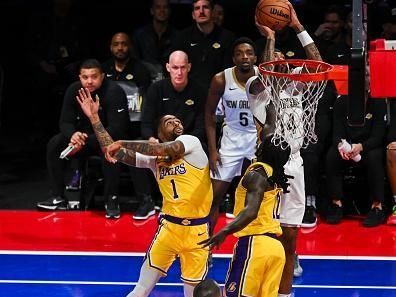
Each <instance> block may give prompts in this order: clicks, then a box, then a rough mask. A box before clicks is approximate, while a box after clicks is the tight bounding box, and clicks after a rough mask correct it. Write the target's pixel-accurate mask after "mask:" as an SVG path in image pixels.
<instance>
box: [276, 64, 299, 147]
mask: <svg viewBox="0 0 396 297" xmlns="http://www.w3.org/2000/svg"><path fill="white" fill-rule="evenodd" d="M301 71H302V68H301V67H297V68H295V69H293V70H292V73H293V74H295V73H301ZM303 87H304V84H302V83H300V82H297V81H292V82H290V83H289V84H288V85H287V87H286V88H285V89H284V90H282V91H281V92H280V94H279V107H280V109H279V110H280V111H281V112H280V114H279V118H280V119H281V122H280V123H279V124H278V125H276V130H279V134H281V135H283V137H284V139H285V141H286V142H287V143H288V144H289V145H290V149H291V152H292V153H295V152H297V151H298V150H299V149H300V148H301V147H302V145H303V142H304V110H303V106H302V99H303V98H302V97H303V92H304V90H303Z"/></svg>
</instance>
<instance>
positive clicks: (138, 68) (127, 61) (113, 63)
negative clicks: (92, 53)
mask: <svg viewBox="0 0 396 297" xmlns="http://www.w3.org/2000/svg"><path fill="white" fill-rule="evenodd" d="M132 51H133V45H132V43H131V40H130V38H129V36H128V34H126V33H124V32H118V33H116V34H114V35H113V36H112V38H111V42H110V52H111V55H112V57H111V58H110V59H109V60H107V61H106V62H105V63H103V65H102V67H103V71H104V72H105V73H106V77H108V78H110V79H111V80H115V81H128V82H132V83H134V84H136V85H137V86H138V87H139V88H142V89H143V90H147V88H148V87H149V85H150V83H151V78H150V73H149V71H148V70H147V68H146V67H145V66H144V65H143V64H142V63H141V62H140V61H139V60H138V59H136V58H135V57H134V55H133V54H132Z"/></svg>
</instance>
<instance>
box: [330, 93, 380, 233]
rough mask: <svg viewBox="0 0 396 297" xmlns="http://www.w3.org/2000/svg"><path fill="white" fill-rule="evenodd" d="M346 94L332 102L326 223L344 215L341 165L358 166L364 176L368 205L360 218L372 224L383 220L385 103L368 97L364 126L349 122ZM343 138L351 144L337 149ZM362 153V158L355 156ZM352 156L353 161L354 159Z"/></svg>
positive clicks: (339, 218) (342, 167) (334, 222)
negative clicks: (349, 146)
mask: <svg viewBox="0 0 396 297" xmlns="http://www.w3.org/2000/svg"><path fill="white" fill-rule="evenodd" d="M345 99H346V98H343V97H340V98H338V100H337V101H336V103H335V104H334V124H333V129H334V130H333V144H332V146H331V148H330V149H329V151H328V152H327V156H326V177H327V189H328V193H329V195H330V200H331V201H330V205H329V208H328V213H327V218H326V219H327V222H328V223H329V224H338V223H339V222H340V221H341V219H342V217H343V202H342V199H344V198H345V197H344V195H343V190H342V183H343V174H344V172H343V171H344V169H345V168H346V167H348V166H359V167H361V168H362V169H363V170H364V172H365V173H366V176H367V182H368V188H369V199H370V201H371V209H370V211H369V212H368V215H367V217H366V218H365V219H364V221H363V226H365V227H375V226H378V225H380V224H382V223H383V222H384V220H385V212H384V210H383V202H384V165H383V157H384V152H383V148H384V136H385V129H386V123H385V120H384V118H385V113H386V105H385V102H384V101H383V100H378V99H368V101H367V107H366V116H365V123H364V126H363V127H352V126H349V125H348V108H347V100H345ZM342 139H344V140H346V141H347V142H348V143H349V144H350V145H351V150H350V151H349V152H342V151H341V150H339V149H338V145H339V143H340V141H341V140H342ZM359 154H360V155H361V160H360V161H359V159H355V157H356V156H357V155H359ZM354 159H355V161H354Z"/></svg>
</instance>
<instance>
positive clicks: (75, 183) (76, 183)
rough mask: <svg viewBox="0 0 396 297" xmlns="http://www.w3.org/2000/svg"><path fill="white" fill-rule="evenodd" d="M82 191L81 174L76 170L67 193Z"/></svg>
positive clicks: (67, 186) (67, 187)
mask: <svg viewBox="0 0 396 297" xmlns="http://www.w3.org/2000/svg"><path fill="white" fill-rule="evenodd" d="M80 189H81V172H80V170H76V171H75V172H74V174H73V177H72V179H71V181H70V183H69V184H68V185H66V190H67V191H79V190H80Z"/></svg>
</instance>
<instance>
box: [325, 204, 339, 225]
mask: <svg viewBox="0 0 396 297" xmlns="http://www.w3.org/2000/svg"><path fill="white" fill-rule="evenodd" d="M342 217H343V211H342V207H341V206H338V205H337V204H335V203H330V205H329V208H328V210H327V217H326V221H327V223H328V224H339V223H340V222H341V219H342Z"/></svg>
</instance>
